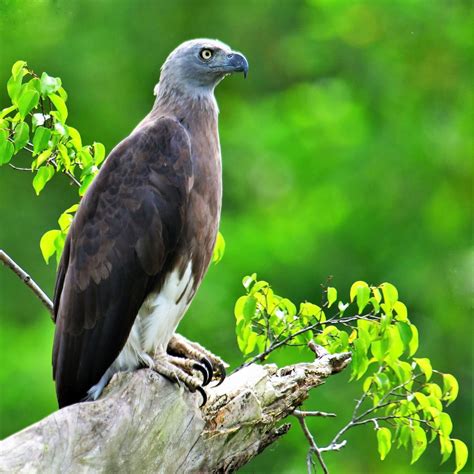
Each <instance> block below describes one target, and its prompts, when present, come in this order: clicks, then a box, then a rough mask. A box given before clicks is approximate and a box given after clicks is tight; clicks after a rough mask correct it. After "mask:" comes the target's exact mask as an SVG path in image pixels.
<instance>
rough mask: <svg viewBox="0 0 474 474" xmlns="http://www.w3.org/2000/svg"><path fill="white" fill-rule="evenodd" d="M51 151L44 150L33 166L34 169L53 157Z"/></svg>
mask: <svg viewBox="0 0 474 474" xmlns="http://www.w3.org/2000/svg"><path fill="white" fill-rule="evenodd" d="M51 153H52V152H51V150H44V151H43V152H41V153H40V154H39V156H38V158H37V159H36V160H35V162H34V165H33V166H32V168H33V169H37V168H39V167H40V166H41V165H43V164H44V162H45V161H46V160H47V159H48V158H49V157H50V156H51Z"/></svg>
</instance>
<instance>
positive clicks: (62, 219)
mask: <svg viewBox="0 0 474 474" xmlns="http://www.w3.org/2000/svg"><path fill="white" fill-rule="evenodd" d="M72 219H73V217H72V215H71V214H69V213H67V212H63V213H62V214H61V215H60V216H59V219H58V224H59V227H60V228H61V230H62V231H63V232H67V231H68V229H69V227H70V225H71V222H72Z"/></svg>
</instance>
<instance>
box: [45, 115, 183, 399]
mask: <svg viewBox="0 0 474 474" xmlns="http://www.w3.org/2000/svg"><path fill="white" fill-rule="evenodd" d="M191 175H192V165H191V151H190V141H189V136H188V134H187V132H186V130H185V129H184V128H183V127H182V126H181V125H180V124H179V123H178V122H177V121H175V120H173V119H170V118H160V119H157V120H156V121H155V122H153V123H151V124H148V125H146V126H143V127H142V128H141V129H140V130H138V131H135V132H134V133H133V134H132V135H130V136H129V137H128V138H127V139H125V140H124V141H123V142H121V143H120V144H119V145H118V146H117V147H116V148H115V149H114V150H113V151H112V152H111V154H110V156H109V157H108V159H107V161H106V162H105V164H104V166H103V167H102V169H101V171H100V173H99V174H98V176H97V177H96V179H95V181H94V182H93V184H92V185H91V187H90V188H89V190H88V192H87V193H86V195H85V197H84V198H83V200H82V202H81V205H80V207H79V209H78V211H77V214H76V216H75V218H74V221H73V223H72V225H71V229H70V231H69V234H68V236H67V240H66V244H65V247H64V252H63V256H62V259H61V263H60V265H59V270H58V277H57V281H56V288H55V295H54V314H55V318H56V332H55V337H54V348H53V377H54V379H55V381H56V393H57V397H58V402H59V406H60V407H63V406H66V405H70V404H72V403H75V402H78V401H80V400H82V399H83V398H84V397H85V396H86V394H87V390H88V389H89V388H91V387H92V386H93V385H94V384H96V383H97V382H98V381H99V379H100V378H101V376H102V375H103V374H104V373H105V371H106V370H107V369H108V368H109V366H110V365H111V364H112V362H113V361H114V360H115V359H116V358H117V356H118V355H119V353H120V351H121V349H122V348H123V346H124V345H125V342H126V340H127V338H128V335H129V333H130V330H131V328H132V325H133V322H134V320H135V317H136V315H137V312H138V310H139V308H140V306H141V304H142V303H143V301H144V299H145V297H146V295H147V294H148V292H149V291H150V290H151V288H152V287H154V288H156V287H157V286H158V288H159V286H160V285H161V282H162V280H163V277H164V275H165V274H166V273H167V271H168V269H169V267H170V265H171V263H172V260H173V258H174V251H175V248H176V244H177V242H178V239H179V237H180V234H181V230H182V227H183V223H184V219H185V218H186V216H185V210H186V202H187V197H188V192H189V186H190V181H191Z"/></svg>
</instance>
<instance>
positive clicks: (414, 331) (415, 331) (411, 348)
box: [408, 324, 418, 357]
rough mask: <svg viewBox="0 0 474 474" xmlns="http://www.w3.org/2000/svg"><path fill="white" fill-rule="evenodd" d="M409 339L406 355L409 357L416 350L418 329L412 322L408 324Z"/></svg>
mask: <svg viewBox="0 0 474 474" xmlns="http://www.w3.org/2000/svg"><path fill="white" fill-rule="evenodd" d="M410 329H411V339H410V343H409V344H408V355H409V357H411V356H412V355H413V354H414V353H415V352H416V351H417V350H418V329H417V327H416V326H415V325H414V324H410Z"/></svg>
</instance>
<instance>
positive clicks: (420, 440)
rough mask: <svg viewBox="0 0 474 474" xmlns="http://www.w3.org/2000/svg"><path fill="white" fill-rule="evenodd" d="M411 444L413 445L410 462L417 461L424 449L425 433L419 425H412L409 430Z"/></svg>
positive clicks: (425, 443) (425, 442)
mask: <svg viewBox="0 0 474 474" xmlns="http://www.w3.org/2000/svg"><path fill="white" fill-rule="evenodd" d="M411 444H412V446H413V449H412V456H411V464H413V463H415V462H416V461H418V459H419V458H420V456H421V455H422V454H423V453H424V451H425V449H426V445H427V444H428V443H427V440H426V433H425V431H424V430H423V428H421V427H420V426H414V427H413V430H412V432H411Z"/></svg>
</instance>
